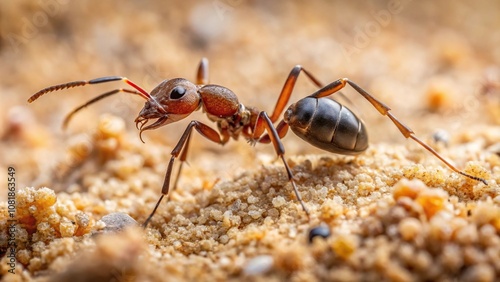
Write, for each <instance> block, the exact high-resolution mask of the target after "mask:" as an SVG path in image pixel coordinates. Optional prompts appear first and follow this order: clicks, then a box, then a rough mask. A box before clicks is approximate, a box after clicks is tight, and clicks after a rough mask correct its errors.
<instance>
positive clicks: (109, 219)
mask: <svg viewBox="0 0 500 282" xmlns="http://www.w3.org/2000/svg"><path fill="white" fill-rule="evenodd" d="M101 221H102V222H104V223H105V224H106V227H104V228H103V229H102V231H103V232H105V233H108V232H119V231H121V230H123V229H124V228H125V227H127V226H133V225H137V221H135V219H133V218H132V217H130V216H129V215H128V214H126V213H122V212H115V213H110V214H108V215H105V216H103V217H102V218H101Z"/></svg>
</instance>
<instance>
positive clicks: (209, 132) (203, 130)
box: [143, 120, 223, 228]
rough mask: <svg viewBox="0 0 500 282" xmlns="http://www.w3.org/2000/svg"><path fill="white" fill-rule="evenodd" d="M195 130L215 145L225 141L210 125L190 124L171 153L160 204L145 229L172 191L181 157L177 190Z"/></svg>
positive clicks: (149, 218) (197, 122)
mask: <svg viewBox="0 0 500 282" xmlns="http://www.w3.org/2000/svg"><path fill="white" fill-rule="evenodd" d="M193 128H194V129H196V131H198V133H200V134H201V135H202V136H203V137H205V138H207V139H209V140H211V141H213V142H215V143H219V144H223V140H222V138H221V136H220V135H219V133H217V131H215V130H214V129H212V128H211V127H209V126H208V125H206V124H204V123H201V122H199V121H195V120H193V121H191V122H190V123H189V125H188V126H187V128H186V130H185V131H184V133H183V134H182V136H181V138H180V139H179V142H178V143H177V145H176V146H175V147H174V149H173V150H172V152H171V155H172V156H171V158H170V162H169V163H168V167H167V172H166V173H165V180H164V182H163V186H162V189H161V194H162V195H161V196H160V198H159V199H158V202H157V203H156V205H155V207H154V209H153V211H152V212H151V214H150V215H149V216H148V218H147V219H146V221H145V222H144V224H143V228H146V227H147V226H148V224H149V221H150V220H151V219H152V218H153V216H154V214H155V213H156V210H157V209H158V207H159V206H160V203H161V201H162V200H163V197H165V196H166V195H168V192H169V189H170V177H171V176H172V169H173V165H174V161H175V159H176V158H177V157H179V155H181V157H180V160H181V165H180V167H179V172H178V173H177V179H176V180H175V182H174V186H173V188H174V189H175V188H176V186H177V181H178V178H179V175H180V173H181V169H182V163H183V162H184V161H185V160H186V156H187V152H188V145H189V141H190V139H191V132H192V131H193ZM181 151H182V154H181Z"/></svg>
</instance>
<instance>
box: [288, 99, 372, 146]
mask: <svg viewBox="0 0 500 282" xmlns="http://www.w3.org/2000/svg"><path fill="white" fill-rule="evenodd" d="M284 120H285V122H286V123H288V125H289V126H290V128H291V129H292V131H293V132H294V133H295V134H296V135H297V136H299V137H300V138H302V139H303V140H305V141H307V142H308V143H310V144H312V145H314V146H316V147H318V148H320V149H323V150H326V151H329V152H332V153H337V154H344V155H357V154H359V153H361V152H363V151H365V150H366V149H367V148H368V134H367V132H366V128H365V125H364V124H363V122H362V121H361V120H360V119H359V118H358V117H357V116H356V115H355V114H354V113H353V112H351V110H349V109H348V108H347V107H345V106H343V105H341V104H339V103H337V102H336V101H334V100H331V99H318V98H314V97H306V98H304V99H302V100H300V101H298V102H297V103H295V104H292V105H291V106H290V107H289V108H288V110H287V111H286V112H285V118H284Z"/></svg>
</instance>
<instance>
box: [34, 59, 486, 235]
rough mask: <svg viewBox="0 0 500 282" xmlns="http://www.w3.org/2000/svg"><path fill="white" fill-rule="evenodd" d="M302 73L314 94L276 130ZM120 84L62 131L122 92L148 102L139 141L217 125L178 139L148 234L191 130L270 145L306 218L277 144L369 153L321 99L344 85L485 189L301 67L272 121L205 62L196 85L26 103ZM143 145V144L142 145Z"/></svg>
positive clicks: (361, 135)
mask: <svg viewBox="0 0 500 282" xmlns="http://www.w3.org/2000/svg"><path fill="white" fill-rule="evenodd" d="M301 72H303V73H304V74H305V75H306V76H307V77H308V78H309V79H310V80H311V81H312V82H313V83H314V84H315V85H316V86H317V87H318V88H320V89H319V90H318V91H316V92H314V93H313V94H311V95H309V96H306V97H305V98H303V99H301V100H299V101H298V102H297V103H294V104H292V105H291V106H290V107H289V108H288V109H287V110H286V111H285V113H284V116H283V119H282V120H281V121H280V122H279V123H278V124H277V126H276V127H275V125H274V124H275V123H276V122H277V121H278V119H279V117H280V115H281V113H282V112H283V110H284V108H285V106H286V105H287V104H288V101H289V99H290V95H291V94H292V90H293V88H294V86H295V82H296V81H297V78H298V76H299V74H300V73H301ZM118 80H122V81H124V82H125V83H127V84H128V85H130V86H132V87H133V88H135V90H130V89H124V88H119V89H115V90H112V91H109V92H106V93H104V94H101V95H99V96H97V97H95V98H94V99H92V100H90V101H88V102H87V103H85V104H84V105H82V106H80V107H78V108H76V109H75V110H73V111H72V112H70V113H69V114H68V115H67V116H66V118H65V120H64V123H63V127H65V126H66V125H67V124H68V122H69V120H70V119H71V117H72V116H73V115H74V114H75V113H76V112H78V111H80V110H81V109H83V108H85V107H87V106H89V105H90V104H93V103H95V102H97V101H99V100H101V99H103V98H106V97H109V96H111V95H114V94H117V93H120V92H125V93H128V94H134V95H138V96H140V97H142V98H144V99H146V104H145V105H144V108H143V109H142V110H141V112H140V113H139V116H138V117H137V118H136V119H135V123H136V127H137V129H138V130H139V131H140V132H139V137H140V139H141V141H142V132H144V131H145V130H151V129H156V128H158V127H161V126H163V125H167V124H169V123H173V122H177V121H179V120H181V119H184V118H186V117H187V116H189V115H190V114H191V113H192V112H194V111H196V110H198V109H200V108H203V111H204V112H205V113H206V114H207V116H208V118H209V119H210V120H211V121H213V122H215V123H216V124H217V129H218V132H217V131H216V130H215V129H213V128H211V127H209V126H208V125H206V124H204V123H202V122H200V121H196V120H193V121H191V122H190V123H189V125H188V126H187V128H186V130H185V131H184V133H183V134H182V136H181V137H180V139H179V142H178V143H177V145H176V146H175V147H174V149H173V150H172V152H171V155H172V157H171V158H170V162H169V163H168V167H167V171H166V174H165V180H164V182H163V187H162V190H161V193H162V195H161V196H160V198H159V199H158V202H157V203H156V205H155V207H154V209H153V211H152V212H151V214H150V215H149V216H148V218H147V219H146V221H145V222H144V224H143V227H144V228H146V227H147V225H148V223H149V221H150V220H151V219H152V218H153V215H154V214H155V213H156V210H157V209H158V206H159V205H160V203H161V201H162V200H163V198H164V197H165V196H166V195H168V192H169V188H170V177H171V175H172V167H173V164H174V161H175V159H176V158H180V161H181V163H180V165H179V171H178V174H177V176H176V179H175V181H174V184H173V187H172V190H175V189H176V187H177V181H178V179H179V176H180V172H181V170H182V164H183V163H184V161H185V160H186V156H187V153H188V148H189V140H190V138H191V133H192V131H193V129H196V131H198V133H200V134H201V135H202V136H203V137H205V138H207V139H209V140H211V141H213V142H215V143H219V144H221V145H224V144H225V143H226V142H228V141H229V139H230V138H231V137H232V138H233V139H237V138H238V136H240V135H243V136H244V137H245V138H246V139H247V140H248V141H249V142H250V143H252V144H255V143H256V142H259V143H273V146H274V149H275V151H276V153H277V155H278V157H279V158H280V159H281V160H282V161H283V164H284V166H285V170H286V172H287V175H288V180H289V181H290V183H291V184H292V187H293V191H294V193H295V196H296V197H297V200H298V201H299V203H300V205H301V206H302V209H303V210H304V212H305V213H306V215H307V216H308V217H309V211H308V209H307V208H306V206H305V204H304V201H303V200H302V197H301V196H300V193H299V191H298V189H297V185H296V183H295V181H294V179H293V173H292V171H291V170H290V167H289V166H288V163H287V161H286V160H285V157H284V155H285V148H284V146H283V143H281V138H283V137H284V136H285V135H286V133H287V131H288V128H289V127H290V128H291V129H292V131H293V132H294V133H295V134H296V135H298V136H299V137H300V138H302V139H303V140H305V141H307V142H308V143H310V144H312V145H314V146H316V147H318V148H320V149H323V150H326V151H329V152H332V153H337V154H344V155H357V154H360V153H362V152H363V151H365V150H366V149H367V148H368V135H367V132H366V128H365V125H364V123H363V122H362V121H361V120H360V119H359V118H358V117H357V116H356V115H355V114H354V113H353V112H352V111H351V110H349V109H348V108H347V107H345V106H343V105H342V104H340V103H338V102H336V101H334V100H332V99H322V98H325V97H327V96H330V95H332V94H335V93H337V92H338V91H339V90H341V89H342V88H344V87H345V86H346V85H350V86H351V87H352V88H354V89H355V90H356V91H357V92H358V93H359V94H361V95H362V96H363V97H364V98H365V99H366V100H368V101H369V102H370V103H371V104H372V105H373V106H374V107H375V108H376V109H377V110H378V111H379V112H380V114H382V115H384V116H387V117H389V119H390V120H391V121H392V122H393V123H394V124H395V125H396V127H397V128H398V129H399V131H401V134H403V136H404V137H405V138H411V139H413V140H415V141H416V142H417V143H418V144H420V145H421V146H422V147H424V148H425V149H426V150H428V151H429V152H431V153H432V154H433V155H435V156H436V157H437V158H439V159H440V160H441V161H442V162H443V163H445V164H446V165H447V166H448V167H449V168H450V169H452V170H453V171H455V172H457V173H459V174H461V175H463V176H466V177H469V178H471V179H474V180H477V181H481V182H483V183H484V184H486V185H487V182H486V180H484V179H482V178H479V177H476V176H472V175H469V174H467V173H465V172H462V171H460V170H458V169H457V168H456V167H455V166H453V165H452V164H451V163H449V162H448V161H447V160H445V159H444V158H443V157H442V156H441V155H439V154H438V153H437V152H436V151H435V150H434V149H432V148H431V147H430V146H429V145H427V144H426V143H425V142H423V141H422V140H420V139H419V138H417V137H416V136H415V134H414V132H413V130H411V129H410V128H409V127H407V126H406V125H404V124H403V123H401V122H400V121H399V120H398V119H397V118H396V117H395V116H394V115H392V113H391V112H389V111H390V108H389V107H388V106H386V105H385V104H383V103H382V102H380V101H378V100H377V99H375V98H374V97H373V96H371V95H370V94H368V92H366V91H365V90H363V89H362V88H361V87H359V86H358V85H357V84H355V83H354V82H352V81H350V80H349V79H348V78H341V79H338V80H336V81H334V82H332V83H330V84H328V85H326V86H324V85H323V84H321V83H320V82H319V81H318V80H317V79H316V78H315V77H314V76H313V75H312V74H311V73H309V71H307V70H306V69H304V68H303V67H302V66H300V65H297V66H295V67H294V68H293V69H292V71H291V72H290V74H289V75H288V78H287V79H286V81H285V85H284V86H283V89H282V90H281V94H280V96H279V98H278V101H277V102H276V106H275V107H274V111H273V113H272V115H271V116H269V115H268V114H267V112H265V111H259V110H257V109H256V108H252V107H245V106H244V105H243V104H241V103H240V102H239V101H238V98H237V96H236V94H234V93H233V92H232V91H231V90H229V89H228V88H226V87H223V86H220V85H214V84H208V60H207V59H206V58H203V59H202V60H201V62H200V64H199V66H198V72H197V76H196V84H193V83H192V82H190V81H188V80H186V79H184V78H174V79H170V80H164V81H162V82H161V83H160V84H159V85H158V86H156V87H155V88H154V89H153V91H151V93H148V92H146V91H145V90H144V89H142V88H141V87H140V86H138V85H137V84H135V83H133V82H132V81H130V80H129V79H127V78H126V77H121V76H109V77H102V78H96V79H92V80H88V81H87V80H82V81H74V82H69V83H64V84H59V85H54V86H51V87H47V88H45V89H42V90H40V91H38V92H37V93H36V94H34V95H33V96H31V97H30V98H29V99H28V102H30V103H31V102H33V101H35V100H36V99H38V98H39V97H40V96H42V95H44V94H46V93H49V92H52V91H57V90H61V89H65V88H72V87H77V86H84V85H87V84H98V83H105V82H111V81H118ZM150 119H156V121H154V122H153V123H151V124H149V125H147V126H146V124H147V123H148V121H149V120H150ZM143 142H144V141H143Z"/></svg>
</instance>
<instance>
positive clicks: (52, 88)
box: [28, 76, 152, 103]
mask: <svg viewBox="0 0 500 282" xmlns="http://www.w3.org/2000/svg"><path fill="white" fill-rule="evenodd" d="M118 80H123V81H124V82H125V83H127V84H128V85H130V86H132V87H134V88H135V89H136V90H137V91H139V92H140V93H141V94H140V95H141V97H143V98H144V99H146V100H149V99H152V98H151V95H149V93H148V92H146V90H144V89H142V88H141V87H140V86H138V85H137V84H135V83H133V82H132V81H130V80H129V79H128V78H126V77H123V76H106V77H101V78H96V79H92V80H80V81H73V82H68V83H63V84H58V85H54V86H50V87H47V88H44V89H42V90H40V91H38V92H37V93H35V94H33V96H31V97H30V98H29V99H28V102H29V103H31V102H33V101H35V100H36V99H38V98H39V97H40V96H42V95H44V94H46V93H49V92H54V91H58V90H62V89H67V88H73V87H78V86H85V85H87V84H98V83H105V82H111V81H118Z"/></svg>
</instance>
